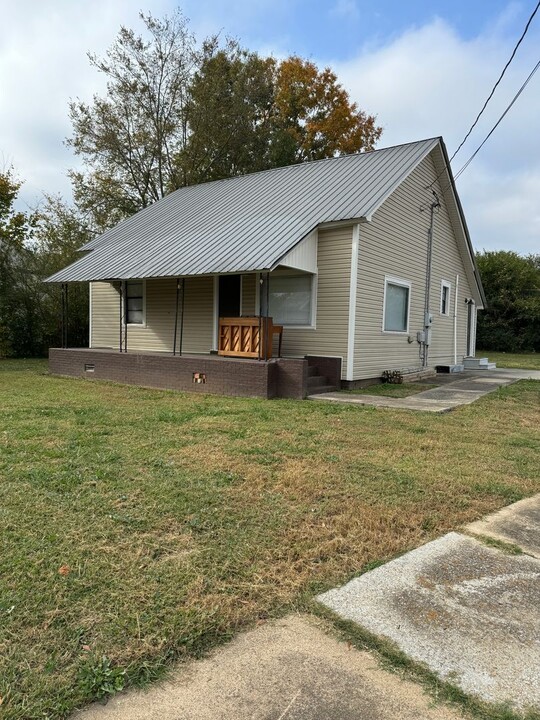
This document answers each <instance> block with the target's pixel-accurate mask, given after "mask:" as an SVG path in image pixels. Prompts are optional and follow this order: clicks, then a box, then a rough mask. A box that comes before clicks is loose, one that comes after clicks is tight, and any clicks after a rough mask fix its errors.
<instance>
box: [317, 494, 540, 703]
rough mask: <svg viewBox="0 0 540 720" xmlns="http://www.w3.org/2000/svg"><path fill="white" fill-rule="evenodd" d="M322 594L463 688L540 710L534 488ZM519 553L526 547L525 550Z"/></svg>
mask: <svg viewBox="0 0 540 720" xmlns="http://www.w3.org/2000/svg"><path fill="white" fill-rule="evenodd" d="M465 532H466V533H479V536H478V537H479V538H481V537H482V536H491V537H493V538H497V539H499V540H504V541H505V542H507V543H511V544H512V545H513V546H518V547H521V550H522V551H523V552H522V554H510V553H509V552H508V551H505V549H504V547H503V546H501V549H499V548H497V547H488V546H487V545H486V544H485V543H484V542H481V541H480V539H476V538H474V537H471V536H469V534H465V533H449V534H448V535H445V536H444V537H442V538H439V539H438V540H435V541H433V542H430V543H428V544H427V545H424V546H422V547H420V548H418V549H416V550H413V551H412V552H409V553H407V554H406V555H403V556H402V557H400V558H397V559H396V560H393V561H392V562H389V563H387V564H386V565H383V566H381V567H379V568H377V569H375V570H373V571H372V572H368V573H366V574H365V575H362V576H360V577H358V578H355V579H354V580H352V581H351V582H350V583H348V584H347V585H345V586H344V587H341V588H337V589H335V590H331V591H329V592H327V593H325V594H323V595H321V596H320V597H319V600H320V602H321V603H323V604H324V605H325V606H327V607H328V608H330V609H331V610H333V611H334V612H336V613H337V614H338V615H340V616H341V617H343V618H346V619H348V620H353V621H354V622H356V623H358V624H359V625H361V626H362V627H364V628H366V629H367V630H369V631H370V632H372V633H374V634H375V635H377V636H380V637H382V638H385V639H387V640H390V641H391V642H393V643H394V644H395V645H396V646H397V647H399V648H400V649H401V650H402V651H403V652H405V653H406V654H407V655H408V656H409V657H410V658H412V659H413V660H415V661H417V662H419V663H422V664H424V665H425V666H427V667H428V668H429V669H430V670H431V671H432V672H434V673H435V674H436V675H438V676H439V677H440V678H441V679H443V680H446V681H448V682H451V683H452V684H453V685H457V686H459V687H460V688H461V689H462V690H463V691H465V692H466V693H467V694H470V695H473V696H476V697H477V698H479V699H480V700H483V701H487V702H492V703H508V704H509V705H510V706H511V707H513V708H515V709H517V710H519V711H524V710H527V709H529V708H532V709H535V710H536V711H539V710H540V559H539V557H540V552H539V551H540V495H538V496H536V497H535V498H532V499H530V500H527V501H523V502H520V503H516V504H515V505H513V506H510V507H509V508H506V509H505V510H503V511H502V512H500V513H497V514H495V515H493V516H489V517H488V518H486V519H485V520H483V521H481V522H479V523H473V524H471V525H469V526H468V527H467V528H465ZM525 552H529V553H531V554H530V555H529V554H525Z"/></svg>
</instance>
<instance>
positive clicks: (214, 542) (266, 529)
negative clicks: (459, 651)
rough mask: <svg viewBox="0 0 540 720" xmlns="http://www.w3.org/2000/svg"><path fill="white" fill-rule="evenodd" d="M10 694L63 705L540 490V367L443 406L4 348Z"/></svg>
mask: <svg viewBox="0 0 540 720" xmlns="http://www.w3.org/2000/svg"><path fill="white" fill-rule="evenodd" d="M0 398H1V403H0V481H1V484H2V485H1V487H2V502H1V503H0V514H1V523H0V528H1V530H0V532H1V533H2V542H1V547H2V551H1V553H0V697H1V698H2V705H1V711H2V712H3V717H4V718H6V719H7V720H14V719H15V718H17V719H18V720H23V719H24V720H33V719H37V718H40V719H41V720H43V718H60V717H65V716H66V715H68V714H69V713H70V712H71V711H72V710H73V709H74V708H75V707H76V706H80V705H82V704H84V703H86V702H88V701H90V700H92V699H93V698H96V697H99V696H101V695H103V694H105V693H106V692H108V691H109V690H110V689H112V688H113V687H117V688H119V687H122V686H128V685H130V684H140V683H144V682H146V681H148V680H151V679H153V678H154V677H156V676H157V675H159V674H160V673H161V672H162V670H163V668H166V667H167V666H170V664H171V663H172V662H174V661H178V660H183V659H188V658H191V657H196V656H199V655H201V654H202V653H204V652H205V651H206V650H207V649H208V648H210V647H212V646H215V645H216V644H217V643H220V642H223V641H225V640H227V639H228V638H230V637H231V636H232V635H233V634H234V633H236V632H238V631H239V630H240V629H241V628H244V627H246V626H249V625H250V624H253V623H255V622H257V621H260V620H261V619H266V618H268V617H272V616H276V615H279V614H281V613H284V612H286V611H287V610H290V609H291V608H295V607H303V608H305V607H306V603H307V602H308V600H309V598H310V597H312V595H313V594H314V593H315V592H317V591H321V590H324V589H327V588H330V587H332V586H335V585H337V584H339V583H343V582H344V581H345V580H347V579H348V578H350V577H351V576H352V575H353V574H355V573H357V572H359V571H360V570H361V569H362V568H365V567H366V566H368V565H369V564H372V563H376V562H379V561H382V560H384V559H388V558H390V557H392V556H394V555H396V554H397V553H401V552H403V551H405V550H407V549H409V548H413V547H415V546H418V545H420V544H421V543H424V542H426V541H427V540H429V539H431V538H433V537H436V536H438V535H440V534H442V533H444V532H446V531H448V530H450V529H453V528H456V527H458V526H459V525H460V524H462V523H465V522H468V521H470V520H472V519H474V518H477V517H479V516H481V515H482V514H484V513H486V512H489V511H492V510H494V509H496V508H499V507H501V506H503V505H506V504H508V503H510V502H512V501H514V500H517V499H519V498H521V497H523V496H527V495H532V494H533V493H535V492H538V491H540V479H539V477H538V451H539V449H540V441H539V438H538V422H539V419H540V418H539V398H540V384H539V383H535V382H532V381H527V382H522V383H518V384H515V385H511V386H509V387H505V388H502V389H500V390H498V391H497V392H495V393H493V394H491V395H488V396H486V397H484V398H482V399H481V400H480V401H479V402H477V403H474V404H473V405H470V406H466V407H463V408H460V409H458V410H456V411H454V412H452V413H448V414H444V415H433V414H428V413H426V414H419V413H412V412H407V411H399V410H384V411H380V410H378V409H376V408H370V407H358V406H350V405H345V404H343V405H340V404H334V403H323V402H307V401H306V402H296V401H287V400H276V401H264V400H250V399H241V398H220V397H211V396H202V395H182V394H179V393H174V392H165V391H159V390H147V389H141V388H135V387H127V386H126V387H124V386H120V385H114V384H108V383H99V382H88V381H84V380H74V379H65V378H57V377H50V376H48V375H47V374H46V365H45V363H44V362H41V361H25V362H14V361H0Z"/></svg>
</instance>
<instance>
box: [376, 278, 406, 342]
mask: <svg viewBox="0 0 540 720" xmlns="http://www.w3.org/2000/svg"><path fill="white" fill-rule="evenodd" d="M389 284H390V285H398V286H400V287H405V288H407V290H408V291H409V298H408V303H407V327H406V329H405V330H385V327H384V320H385V317H386V290H387V288H388V285H389ZM411 297H412V283H410V282H409V281H408V280H403V278H397V277H393V276H392V275H385V276H384V295H383V307H382V332H383V333H384V335H408V334H409V325H410V318H411Z"/></svg>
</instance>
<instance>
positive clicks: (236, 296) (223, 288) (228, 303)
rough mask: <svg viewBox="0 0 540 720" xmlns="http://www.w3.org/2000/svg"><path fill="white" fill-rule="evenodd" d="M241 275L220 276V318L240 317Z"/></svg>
mask: <svg viewBox="0 0 540 720" xmlns="http://www.w3.org/2000/svg"><path fill="white" fill-rule="evenodd" d="M240 292H241V276H240V275H220V278H219V304H218V313H219V317H240V309H241V308H240Z"/></svg>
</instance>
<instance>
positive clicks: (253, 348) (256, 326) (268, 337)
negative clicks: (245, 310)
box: [218, 317, 283, 360]
mask: <svg viewBox="0 0 540 720" xmlns="http://www.w3.org/2000/svg"><path fill="white" fill-rule="evenodd" d="M261 335H262V344H261ZM274 335H278V336H279V345H278V355H279V357H281V340H282V336H283V325H274V323H273V322H272V318H270V317H268V318H267V317H243V318H238V317H234V318H219V333H218V355H225V356H227V357H243V358H258V359H261V360H268V359H269V358H271V357H272V343H273V337H274Z"/></svg>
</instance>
